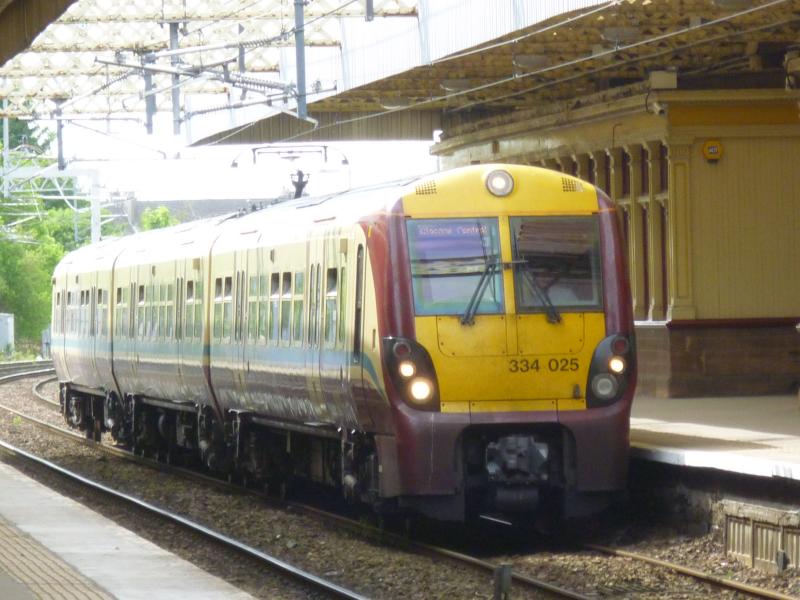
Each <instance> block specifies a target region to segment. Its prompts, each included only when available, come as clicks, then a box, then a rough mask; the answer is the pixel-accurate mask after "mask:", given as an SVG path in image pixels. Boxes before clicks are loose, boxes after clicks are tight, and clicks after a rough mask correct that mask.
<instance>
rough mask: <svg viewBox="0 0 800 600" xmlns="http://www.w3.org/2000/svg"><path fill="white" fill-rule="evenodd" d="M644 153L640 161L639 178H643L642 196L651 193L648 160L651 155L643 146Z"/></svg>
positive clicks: (642, 151)
mask: <svg viewBox="0 0 800 600" xmlns="http://www.w3.org/2000/svg"><path fill="white" fill-rule="evenodd" d="M640 152H641V153H642V155H641V160H640V161H639V178H640V179H641V180H642V190H641V194H642V196H649V195H650V161H649V160H648V158H649V155H648V152H647V149H646V148H644V146H643V147H642V149H641V150H640Z"/></svg>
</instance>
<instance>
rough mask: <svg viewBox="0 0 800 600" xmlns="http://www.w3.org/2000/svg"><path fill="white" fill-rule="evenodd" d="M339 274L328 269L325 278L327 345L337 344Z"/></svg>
mask: <svg viewBox="0 0 800 600" xmlns="http://www.w3.org/2000/svg"><path fill="white" fill-rule="evenodd" d="M338 275H339V272H338V271H337V270H336V269H328V270H327V273H326V277H325V321H324V327H325V329H324V339H325V344H326V345H333V344H335V343H336V323H337V317H338V294H339V277H338Z"/></svg>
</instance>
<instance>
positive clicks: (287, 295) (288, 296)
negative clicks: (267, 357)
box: [281, 273, 292, 342]
mask: <svg viewBox="0 0 800 600" xmlns="http://www.w3.org/2000/svg"><path fill="white" fill-rule="evenodd" d="M291 326H292V274H291V273H284V274H283V283H282V285H281V341H282V342H287V341H289V338H290V337H291V332H292V328H291Z"/></svg>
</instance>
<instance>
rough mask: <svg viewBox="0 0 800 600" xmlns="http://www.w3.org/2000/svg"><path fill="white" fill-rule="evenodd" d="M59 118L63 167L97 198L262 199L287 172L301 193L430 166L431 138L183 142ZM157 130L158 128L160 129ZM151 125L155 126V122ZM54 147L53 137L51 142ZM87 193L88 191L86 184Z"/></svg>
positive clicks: (129, 126) (138, 128) (130, 126)
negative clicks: (301, 178) (296, 177)
mask: <svg viewBox="0 0 800 600" xmlns="http://www.w3.org/2000/svg"><path fill="white" fill-rule="evenodd" d="M106 127H107V125H106V124H105V123H102V122H90V123H66V124H65V125H64V128H63V140H64V156H65V158H66V160H67V168H68V170H69V171H72V172H75V173H78V174H82V176H81V182H82V185H83V186H84V187H85V186H92V187H93V188H94V193H95V194H99V195H100V196H101V197H102V196H105V195H109V194H115V195H122V196H125V195H127V194H131V193H132V194H135V195H136V197H137V199H138V200H141V201H152V202H158V201H159V200H165V199H193V198H197V199H201V198H214V199H223V198H229V197H230V198H236V199H241V198H246V199H252V200H265V199H270V198H274V197H276V196H280V195H285V194H286V193H288V192H289V191H291V190H293V188H292V185H291V181H290V176H291V175H292V174H293V173H296V171H297V170H298V169H301V170H303V171H304V173H306V174H308V175H309V182H308V186H307V189H306V192H307V193H308V195H317V194H324V193H328V192H334V191H341V190H343V189H348V188H351V187H361V186H364V185H372V184H376V183H380V182H384V181H390V180H393V179H399V178H402V177H405V176H410V175H418V174H424V173H430V172H433V171H436V170H437V167H438V161H437V159H436V158H435V157H433V156H431V155H430V151H429V148H430V145H431V143H432V142H406V141H391V142H325V143H306V144H274V145H268V144H262V145H259V146H258V148H260V150H258V151H257V152H255V153H254V151H253V150H254V148H256V146H252V145H249V146H226V145H218V146H213V147H199V148H189V147H186V146H185V144H184V141H183V140H182V139H181V138H179V137H176V136H173V135H163V134H161V135H159V134H157V133H156V134H153V135H149V136H148V135H147V134H146V133H145V131H144V127H143V126H142V125H141V124H138V123H132V122H131V123H128V122H119V121H117V122H111V123H109V124H108V127H110V128H111V132H109V133H97V132H95V131H93V130H94V129H98V130H101V131H103V130H104V129H105V128H106ZM161 129H162V130H163V129H164V128H163V127H162V128H161ZM156 131H158V128H156ZM53 150H55V143H54V144H53ZM86 191H88V190H86Z"/></svg>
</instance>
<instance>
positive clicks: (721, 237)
mask: <svg viewBox="0 0 800 600" xmlns="http://www.w3.org/2000/svg"><path fill="white" fill-rule="evenodd" d="M749 133H754V132H749ZM706 139H707V138H697V139H695V141H694V143H693V144H692V155H691V163H690V164H691V176H690V177H691V183H690V206H691V229H692V262H693V280H694V282H693V283H694V303H695V308H696V316H697V318H699V319H730V318H758V317H787V316H797V315H800V167H798V165H799V164H800V136H797V135H795V136H794V137H791V136H774V135H764V136H760V137H759V136H758V135H757V134H756V135H755V136H754V137H750V136H748V137H733V136H731V137H719V138H718V139H719V140H720V141H721V142H722V145H723V149H724V154H723V156H722V159H721V160H720V161H719V163H717V164H709V163H708V162H706V160H705V159H704V157H703V156H702V145H703V143H704V142H705V141H706Z"/></svg>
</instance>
